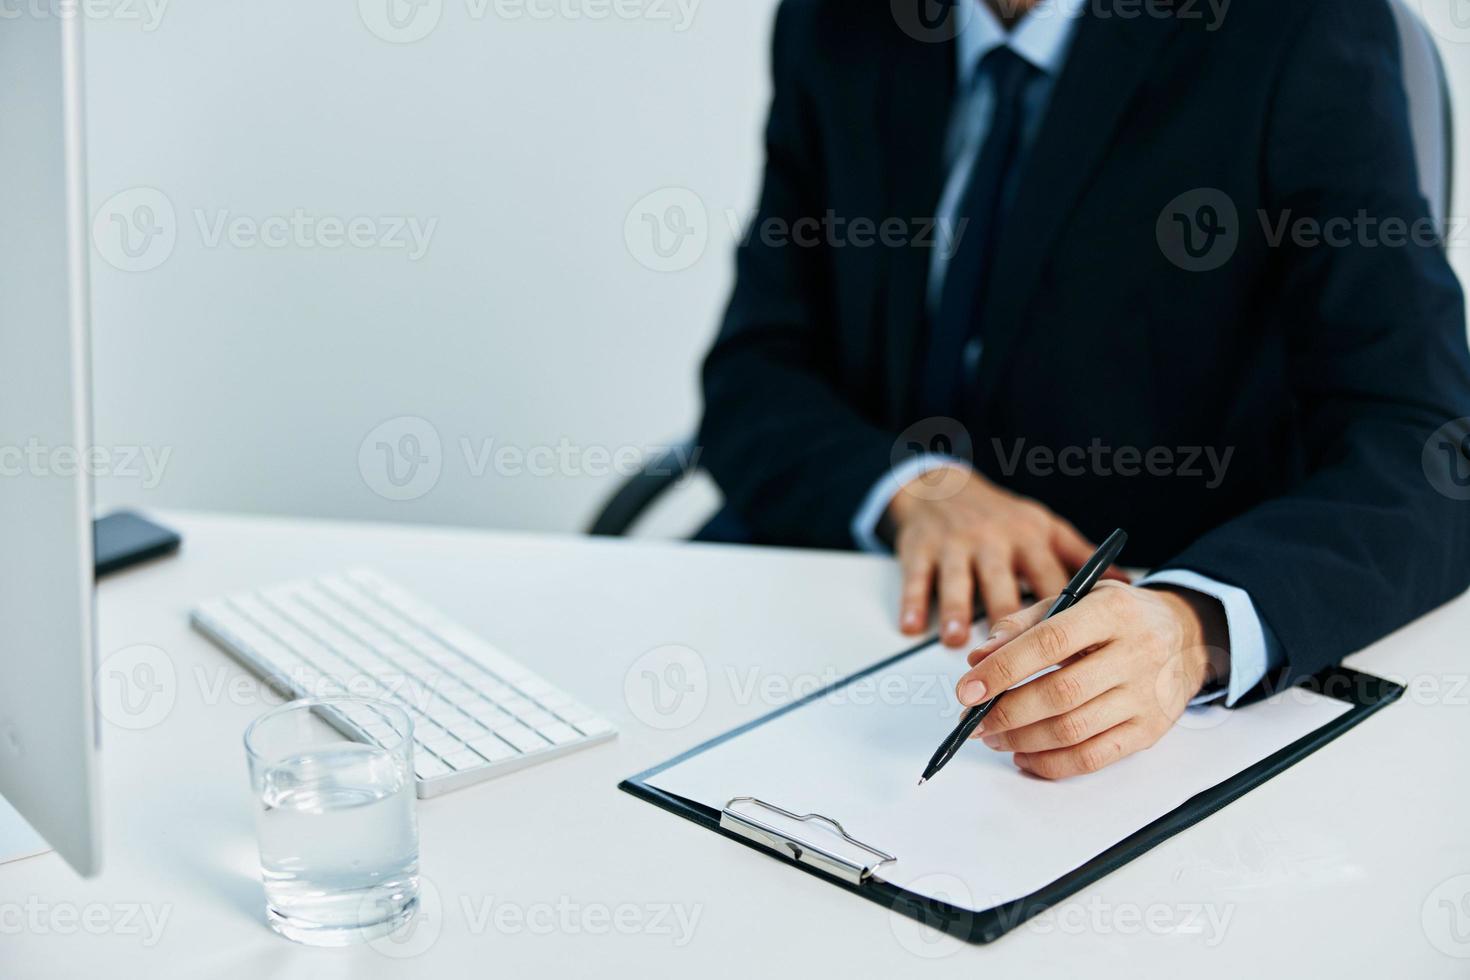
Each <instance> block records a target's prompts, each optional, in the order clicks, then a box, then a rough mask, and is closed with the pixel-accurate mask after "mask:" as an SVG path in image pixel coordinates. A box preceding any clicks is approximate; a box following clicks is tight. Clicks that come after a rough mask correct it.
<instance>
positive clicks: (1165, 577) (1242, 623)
mask: <svg viewBox="0 0 1470 980" xmlns="http://www.w3.org/2000/svg"><path fill="white" fill-rule="evenodd" d="M1135 584H1136V585H1177V586H1178V587H1180V588H1181V589H1190V590H1191V591H1194V592H1198V593H1200V594H1202V595H1207V596H1209V597H1210V598H1212V599H1214V600H1216V601H1217V602H1219V603H1220V605H1221V606H1223V607H1224V608H1225V628H1226V630H1227V632H1228V633H1229V643H1230V680H1229V683H1228V684H1227V685H1226V687H1225V690H1223V691H1214V692H1211V693H1209V694H1201V695H1199V696H1198V697H1196V698H1195V699H1194V700H1193V701H1191V702H1190V704H1208V703H1209V702H1211V701H1217V700H1219V699H1220V698H1221V697H1224V699H1225V706H1226V707H1227V708H1229V707H1232V706H1234V704H1235V702H1237V701H1239V700H1240V699H1241V697H1243V696H1244V695H1245V693H1246V692H1247V691H1249V690H1250V689H1251V688H1253V687H1255V686H1256V685H1257V684H1259V683H1260V682H1261V679H1262V678H1264V677H1265V676H1266V674H1267V673H1269V672H1270V671H1271V669H1272V668H1273V667H1276V666H1279V665H1280V664H1281V662H1282V654H1281V646H1280V644H1279V643H1278V642H1277V641H1276V636H1275V634H1273V633H1272V632H1271V628H1270V627H1269V626H1267V625H1266V624H1265V623H1264V622H1262V621H1261V617H1260V614H1258V613H1257V612H1256V604H1255V603H1254V602H1252V601H1251V597H1250V594H1249V593H1248V592H1246V591H1245V590H1244V589H1241V588H1237V587H1235V586H1233V585H1226V584H1225V583H1223V582H1217V581H1215V580H1214V579H1212V578H1210V577H1208V576H1206V575H1201V574H1199V573H1198V572H1191V571H1189V570H1188V569H1183V568H1170V569H1166V570H1164V571H1162V572H1155V573H1154V574H1152V575H1146V576H1144V577H1143V578H1142V579H1140V580H1139V581H1138V582H1136V583H1135Z"/></svg>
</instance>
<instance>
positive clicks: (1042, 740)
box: [984, 671, 1136, 753]
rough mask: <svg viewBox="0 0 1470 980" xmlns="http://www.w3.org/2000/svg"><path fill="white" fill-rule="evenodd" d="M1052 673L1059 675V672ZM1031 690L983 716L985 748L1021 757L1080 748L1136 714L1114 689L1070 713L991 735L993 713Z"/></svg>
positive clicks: (1128, 700)
mask: <svg viewBox="0 0 1470 980" xmlns="http://www.w3.org/2000/svg"><path fill="white" fill-rule="evenodd" d="M1056 673H1057V674H1060V673H1062V671H1057V672H1056ZM1054 676H1056V674H1048V675H1047V677H1045V678H1041V679H1039V680H1038V681H1037V683H1040V680H1046V679H1048V678H1050V677H1054ZM1035 686H1036V685H1035V684H1027V685H1026V686H1025V687H1022V688H1020V689H1019V690H1017V691H1014V692H1012V693H1010V694H1007V695H1006V696H1005V697H1004V698H1003V699H1001V702H1000V703H999V704H997V705H996V706H995V709H994V710H993V711H991V713H990V714H989V715H987V716H986V718H985V726H986V731H985V732H984V741H985V744H986V745H988V746H990V747H991V748H992V749H995V750H996V751H997V752H1022V753H1025V752H1046V751H1050V750H1051V749H1064V748H1067V747H1068V746H1072V745H1080V744H1081V743H1082V742H1085V741H1087V740H1088V739H1089V738H1092V737H1093V736H1094V735H1100V734H1102V733H1103V732H1105V731H1107V730H1108V729H1110V728H1113V727H1115V726H1117V725H1121V724H1123V723H1124V722H1125V721H1127V720H1128V719H1130V718H1132V717H1133V716H1134V714H1136V711H1135V710H1134V709H1135V707H1136V705H1134V703H1133V699H1132V698H1131V697H1130V696H1129V695H1128V693H1127V692H1126V691H1125V690H1123V689H1122V688H1116V687H1115V688H1113V689H1112V690H1109V691H1104V692H1103V693H1102V694H1100V695H1098V696H1097V697H1095V698H1092V699H1091V700H1089V701H1084V702H1083V703H1082V704H1080V705H1077V706H1076V707H1075V708H1073V709H1072V710H1070V711H1064V712H1062V713H1061V714H1057V715H1053V716H1050V717H1043V718H1042V719H1041V720H1039V721H1035V722H1032V723H1031V724H1028V725H1022V726H1020V727H1018V728H1014V729H1012V730H1010V731H999V732H997V731H991V730H990V720H991V718H992V717H993V716H994V715H995V712H996V711H999V710H1000V709H1001V708H1005V707H1008V706H1010V703H1011V700H1012V698H1014V697H1015V696H1016V695H1018V694H1020V693H1021V691H1025V690H1026V689H1027V688H1031V687H1035Z"/></svg>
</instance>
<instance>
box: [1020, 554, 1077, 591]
mask: <svg viewBox="0 0 1470 980" xmlns="http://www.w3.org/2000/svg"><path fill="white" fill-rule="evenodd" d="M1020 557H1021V571H1022V573H1023V574H1025V576H1026V581H1028V582H1030V583H1031V591H1032V593H1033V594H1035V595H1038V596H1043V595H1056V594H1057V593H1058V592H1061V591H1062V590H1063V589H1065V588H1066V587H1067V580H1068V579H1069V578H1071V575H1069V574H1067V570H1066V569H1065V568H1063V567H1062V563H1061V561H1060V560H1058V558H1057V556H1056V554H1055V553H1054V552H1053V551H1052V550H1051V549H1050V548H1047V547H1045V546H1044V545H1040V544H1037V545H1031V546H1029V547H1026V548H1022V549H1021V556H1020Z"/></svg>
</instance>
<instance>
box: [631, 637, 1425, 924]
mask: <svg viewBox="0 0 1470 980" xmlns="http://www.w3.org/2000/svg"><path fill="white" fill-rule="evenodd" d="M933 642H934V641H933V640H926V641H925V642H923V643H920V644H918V645H916V646H913V647H911V648H909V649H907V650H904V651H903V652H901V653H898V654H895V655H894V656H892V657H888V658H886V659H884V660H881V661H879V662H878V663H876V664H873V665H872V666H871V667H867V668H865V669H864V670H861V671H858V672H857V673H855V674H852V675H850V676H848V677H846V678H843V679H841V680H839V681H837V682H835V683H833V684H829V685H827V686H826V687H825V688H823V689H821V690H819V691H814V692H812V693H811V694H809V695H807V696H806V697H803V698H801V699H800V700H798V701H794V702H792V703H791V704H788V705H783V706H782V707H780V708H777V709H776V710H775V711H772V712H770V713H768V714H766V715H763V716H762V717H760V718H757V719H755V720H754V721H750V722H747V723H746V724H744V725H741V726H739V727H738V728H734V729H731V730H730V731H728V732H726V733H724V734H723V735H718V736H716V737H715V738H712V739H710V740H709V741H707V742H704V743H701V744H700V745H697V746H695V747H694V748H692V749H690V750H688V751H687V752H683V753H681V754H680V755H677V756H675V757H674V758H672V759H670V760H668V761H667V762H664V763H661V764H659V765H657V766H654V767H653V768H652V769H648V770H645V771H644V772H641V773H639V774H638V775H636V776H631V777H629V778H628V779H625V780H623V781H622V782H621V783H619V784H618V788H619V789H621V790H623V791H624V792H626V793H631V794H633V795H634V796H636V797H638V798H640V799H643V800H646V801H648V802H649V803H652V804H653V805H654V806H657V807H660V808H662V809H664V810H667V811H669V812H670V813H674V814H677V815H678V816H681V817H683V818H684V819H686V820H692V821H694V822H695V823H697V824H699V825H700V826H702V827H705V828H707V829H709V830H713V831H715V832H716V833H718V834H720V835H722V836H725V837H728V838H730V839H731V840H734V841H738V842H739V843H741V844H744V845H745V846H747V847H751V848H754V849H756V850H758V851H760V852H762V853H764V854H767V855H769V856H770V857H773V858H775V859H777V860H779V861H782V862H784V863H786V864H788V865H792V866H794V867H796V868H798V869H800V870H801V871H804V872H806V873H807V874H811V875H816V876H817V877H819V878H821V879H823V880H825V881H827V882H829V883H831V884H833V885H836V886H837V887H839V888H842V889H844V890H846V891H849V892H852V893H854V894H856V895H860V896H862V897H863V898H866V899H868V900H869V901H872V902H876V903H878V904H879V905H882V906H884V907H886V908H889V909H891V910H892V911H894V912H898V913H901V914H903V915H907V916H910V917H912V918H914V919H917V920H918V921H920V922H923V923H925V924H926V925H930V926H933V927H934V928H936V929H942V930H943V931H945V932H947V933H949V934H950V935H952V936H956V937H958V938H960V939H963V940H965V941H966V942H970V943H988V942H992V941H993V940H996V939H998V938H1000V937H1001V936H1003V935H1005V933H1007V932H1009V931H1010V930H1012V929H1014V928H1015V927H1016V926H1018V925H1020V924H1021V923H1023V922H1025V921H1026V920H1028V919H1030V918H1032V917H1033V916H1036V915H1040V914H1041V913H1042V912H1045V911H1046V910H1047V909H1049V908H1051V907H1052V906H1053V905H1056V904H1058V903H1059V902H1061V901H1062V900H1064V899H1066V898H1068V897H1070V896H1071V895H1072V894H1074V893H1075V892H1077V891H1079V890H1080V889H1082V888H1084V887H1086V886H1087V885H1090V884H1092V883H1093V882H1095V881H1097V880H1098V879H1100V878H1102V877H1103V876H1104V875H1107V874H1109V873H1110V872H1112V871H1115V870H1117V869H1118V868H1121V867H1122V866H1123V865H1125V864H1127V863H1128V862H1129V861H1132V860H1133V859H1134V858H1136V857H1138V856H1139V855H1141V854H1144V853H1145V852H1147V851H1149V850H1152V849H1153V848H1155V847H1157V846H1158V845H1159V844H1162V843H1163V842H1164V841H1166V840H1168V839H1169V838H1170V837H1173V836H1174V835H1175V834H1177V833H1179V832H1180V831H1182V830H1184V829H1185V828H1186V827H1189V826H1192V825H1193V824H1196V823H1198V822H1199V821H1201V820H1203V819H1204V818H1205V817H1207V816H1209V815H1210V814H1212V813H1214V812H1215V811H1217V810H1220V809H1221V808H1223V807H1225V806H1226V805H1228V804H1229V803H1231V802H1233V801H1234V800H1237V799H1239V798H1240V797H1242V796H1244V795H1245V794H1246V793H1249V792H1250V791H1251V790H1253V789H1255V788H1256V787H1257V786H1259V785H1261V784H1262V783H1264V782H1265V781H1266V780H1268V779H1270V778H1272V777H1273V776H1275V775H1277V774H1278V773H1281V772H1283V771H1284V770H1286V769H1288V768H1290V767H1291V766H1293V765H1295V764H1296V763H1298V762H1300V761H1301V760H1302V759H1304V758H1306V757H1307V756H1309V755H1311V754H1312V753H1313V752H1315V751H1317V750H1318V749H1320V748H1321V747H1322V746H1324V745H1326V744H1327V743H1328V742H1331V741H1332V740H1333V739H1335V738H1337V737H1338V736H1339V735H1341V734H1342V733H1343V732H1345V731H1347V730H1348V729H1350V728H1352V727H1354V726H1355V725H1357V724H1359V723H1360V722H1362V721H1363V720H1364V719H1365V718H1367V717H1368V716H1369V715H1371V714H1373V713H1374V712H1376V711H1378V710H1379V709H1380V708H1382V707H1384V706H1385V705H1387V704H1391V703H1392V702H1394V701H1397V700H1398V699H1399V697H1400V696H1402V695H1403V693H1404V687H1403V685H1401V684H1395V683H1393V682H1392V681H1387V680H1384V679H1383V678H1380V677H1375V676H1373V675H1372V674H1365V673H1363V672H1361V671H1357V670H1353V669H1351V668H1349V667H1332V668H1329V669H1327V670H1324V671H1322V672H1321V673H1319V674H1317V675H1316V676H1314V677H1311V678H1308V679H1306V680H1304V681H1302V682H1301V683H1300V684H1298V685H1297V686H1298V687H1302V688H1306V689H1308V690H1311V691H1315V692H1317V693H1318V694H1321V695H1323V696H1325V697H1330V698H1333V699H1335V700H1338V701H1343V702H1346V703H1348V704H1350V705H1352V708H1351V709H1350V710H1349V711H1346V712H1344V713H1343V714H1341V715H1339V716H1338V717H1337V718H1334V719H1333V720H1332V721H1330V722H1328V723H1327V724H1325V725H1323V726H1322V727H1321V728H1318V729H1317V730H1316V731H1313V732H1311V733H1309V734H1307V735H1305V736H1303V737H1302V738H1300V739H1298V740H1297V741H1295V742H1293V743H1291V744H1290V745H1288V746H1286V747H1285V748H1283V749H1281V750H1280V751H1278V752H1276V753H1274V754H1273V755H1270V756H1268V757H1266V758H1265V759H1262V760H1261V761H1260V762H1258V763H1256V764H1255V765H1253V766H1251V767H1249V768H1248V769H1245V770H1243V771H1241V772H1239V773H1236V774H1235V775H1234V776H1232V777H1230V778H1229V779H1226V780H1225V781H1223V782H1220V783H1217V784H1216V785H1214V786H1212V787H1210V788H1209V789H1207V790H1205V791H1204V792H1202V793H1199V794H1197V795H1195V796H1193V797H1191V798H1190V799H1188V800H1186V801H1185V802H1184V803H1182V804H1180V805H1179V806H1178V807H1176V808H1175V809H1174V810H1172V811H1170V812H1169V813H1166V814H1165V815H1164V816H1162V817H1160V818H1159V819H1157V820H1155V821H1154V822H1153V823H1151V824H1149V825H1148V826H1146V827H1144V828H1143V829H1141V830H1139V831H1137V832H1135V833H1133V834H1132V835H1130V836H1128V837H1126V838H1124V839H1123V840H1121V841H1119V842H1118V843H1116V844H1114V845H1113V846H1112V847H1110V848H1108V849H1107V850H1105V851H1103V852H1102V853H1101V854H1099V855H1097V856H1096V857H1094V858H1092V859H1091V860H1090V861H1088V862H1087V863H1085V864H1083V865H1082V866H1081V867H1079V868H1077V869H1075V870H1073V871H1071V872H1069V873H1067V874H1066V875H1063V876H1062V877H1061V878H1058V879H1057V880H1056V881H1054V882H1052V883H1051V884H1049V885H1046V886H1045V887H1043V888H1040V889H1038V890H1037V891H1035V892H1032V893H1031V894H1030V895H1027V896H1025V897H1024V898H1018V899H1015V900H1014V901H1010V902H1006V903H1004V904H1002V905H997V906H995V907H993V908H989V909H984V910H980V911H972V910H970V909H966V908H960V907H958V906H954V905H950V904H948V903H947V902H942V901H938V900H935V899H931V898H929V897H927V896H924V895H918V894H915V893H914V892H911V891H908V890H907V889H904V888H900V887H898V886H897V885H892V884H889V883H888V882H886V881H882V880H881V879H878V878H872V877H868V876H867V875H866V873H865V871H866V870H867V869H861V870H860V869H856V868H855V869H852V870H854V871H856V872H857V873H856V874H847V873H844V870H843V869H838V868H835V867H834V866H833V865H832V863H831V862H828V861H825V860H821V859H820V858H821V857H822V855H820V853H819V854H818V855H817V856H818V858H819V859H818V860H812V858H813V854H812V853H811V852H813V851H816V850H817V849H816V848H813V847H811V846H810V845H809V844H808V843H807V842H804V841H796V840H788V841H786V843H787V849H786V850H777V849H776V848H775V847H774V846H772V845H771V844H770V843H762V842H759V841H758V840H756V839H754V838H755V837H757V836H759V835H758V834H751V833H749V832H748V831H747V830H746V829H743V828H741V827H740V826H739V825H738V824H732V822H731V821H730V819H729V818H730V816H731V813H730V810H729V808H727V809H726V810H725V811H724V812H722V811H719V810H715V809H713V808H712V807H708V806H705V805H703V804H701V803H696V802H694V801H692V800H687V799H684V798H683V797H680V796H676V795H674V794H673V793H668V792H665V791H664V790H661V789H658V788H656V787H654V786H650V785H649V784H648V782H647V780H648V779H650V778H652V777H653V776H655V775H657V774H658V773H660V772H663V771H664V770H665V769H668V768H669V767H671V766H674V765H677V764H679V763H681V762H683V761H685V760H686V759H689V758H692V757H694V756H696V755H699V754H700V753H701V752H704V751H706V750H708V749H711V748H713V747H715V746H716V745H719V744H720V743H722V742H725V741H727V740H729V739H732V738H735V737H737V736H739V735H741V734H743V733H745V732H748V731H750V730H751V729H753V728H757V727H759V726H761V725H764V724H765V723H766V722H768V721H771V720H772V719H774V718H778V717H780V716H781V715H783V714H785V713H786V712H788V711H794V710H796V709H797V708H800V707H802V706H803V705H805V704H807V703H809V702H811V701H813V700H815V699H817V698H821V697H825V696H827V695H829V694H831V693H832V692H833V691H837V690H840V689H841V688H843V687H846V686H847V685H849V684H852V683H853V682H854V681H857V680H859V679H860V678H863V677H866V676H867V675H869V674H872V673H876V672H877V671H880V670H884V669H886V668H887V667H890V666H892V665H893V664H895V663H897V662H899V661H900V660H903V659H904V658H906V657H909V656H912V655H913V654H915V653H917V652H919V651H920V650H923V649H925V648H927V647H928V646H930V645H932V643H933ZM1244 710H1250V709H1249V708H1246V709H1244ZM755 802H757V803H760V802H761V801H755ZM764 805H765V806H767V807H769V806H770V805H769V804H764ZM775 809H778V808H775ZM787 816H792V815H791V814H787ZM722 817H724V818H725V819H724V820H723V821H722ZM819 819H823V820H825V819H826V818H819ZM826 822H827V823H829V824H832V823H834V822H833V821H831V820H826ZM732 827H733V829H732ZM837 830H838V831H839V832H841V833H842V836H844V837H846V836H847V835H846V833H845V831H841V827H840V826H837ZM848 840H852V839H851V838H848ZM853 843H856V844H858V846H859V847H862V848H863V849H865V850H869V851H874V849H872V848H868V847H867V846H866V845H862V844H861V843H860V842H856V841H853ZM797 845H800V846H797ZM803 849H805V850H806V851H807V853H803ZM874 853H876V854H879V855H881V854H882V852H877V851H874ZM878 863H881V861H880V862H878ZM875 866H876V865H875Z"/></svg>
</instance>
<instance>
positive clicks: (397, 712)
mask: <svg viewBox="0 0 1470 980" xmlns="http://www.w3.org/2000/svg"><path fill="white" fill-rule="evenodd" d="M325 714H335V715H336V716H337V717H338V718H343V719H346V720H348V721H349V722H350V723H352V724H354V725H356V726H357V727H359V728H361V729H362V730H364V731H365V732H367V733H369V734H370V735H371V736H373V737H374V738H375V739H376V740H377V742H378V744H376V745H370V744H366V743H363V742H355V741H352V740H350V739H348V738H347V737H345V736H344V735H342V734H341V733H340V732H338V731H337V730H336V729H335V728H333V727H331V726H330V725H329V724H328V723H327V722H326V721H325V720H324V719H323V718H322V717H319V715H325ZM245 755H246V757H247V758H248V760H249V763H250V780H251V784H252V785H253V786H254V789H255V795H256V799H257V800H258V801H259V809H258V811H257V815H256V827H257V830H258V834H259V838H260V870H261V878H262V880H263V881H264V884H265V901H266V917H267V919H268V920H269V922H270V925H271V928H273V929H275V930H276V931H277V932H279V933H280V934H281V935H283V936H286V937H287V938H289V939H294V940H296V941H297V942H302V943H308V944H310V945H313V946H345V945H348V944H350V943H357V942H366V941H369V940H372V939H376V938H378V937H380V936H386V935H389V934H390V933H392V932H394V931H396V930H397V929H398V928H399V927H401V926H402V925H403V924H404V923H405V922H407V921H408V920H409V918H411V917H412V916H413V914H414V912H415V911H416V910H417V908H418V900H419V878H418V868H419V834H418V823H417V820H416V818H415V812H414V802H415V793H414V773H413V723H412V721H410V720H409V717H408V715H407V713H405V712H404V711H403V710H402V709H401V708H398V707H396V706H394V705H392V704H389V703H387V702H384V701H377V700H373V699H371V698H352V697H341V698H305V699H302V700H299V701H292V702H289V703H288V704H284V705H282V706H280V707H279V708H276V709H275V710H273V711H270V712H268V713H267V714H264V715H262V716H261V717H259V718H257V719H256V720H255V721H254V722H253V723H252V724H251V725H250V727H249V728H248V729H246V730H245Z"/></svg>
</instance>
